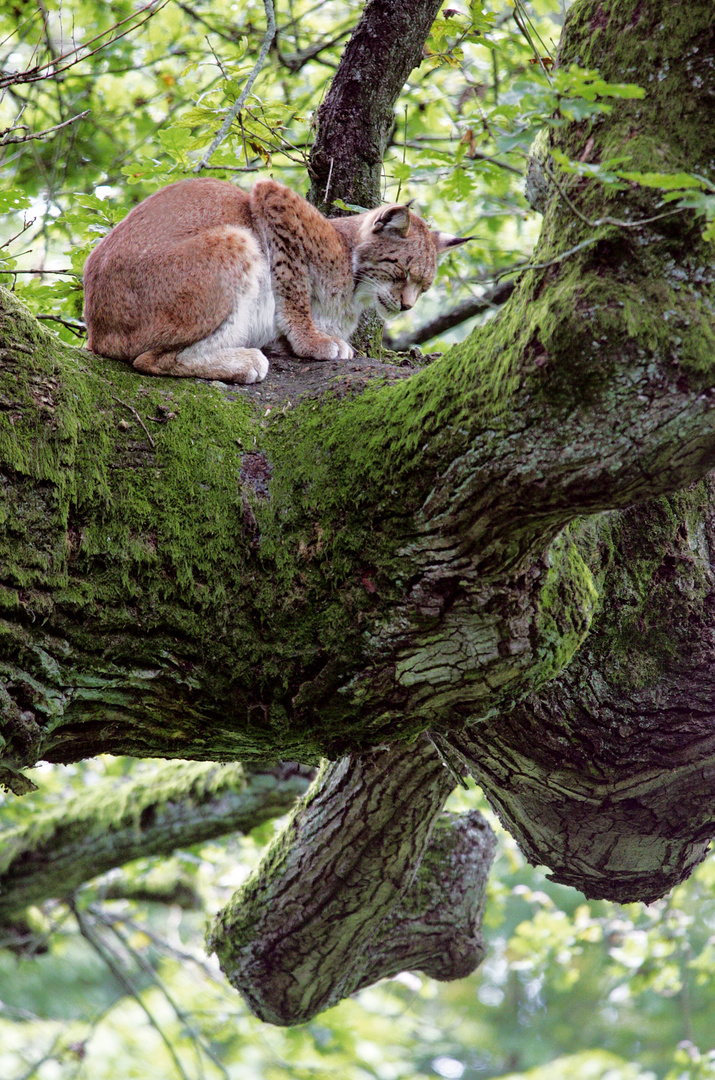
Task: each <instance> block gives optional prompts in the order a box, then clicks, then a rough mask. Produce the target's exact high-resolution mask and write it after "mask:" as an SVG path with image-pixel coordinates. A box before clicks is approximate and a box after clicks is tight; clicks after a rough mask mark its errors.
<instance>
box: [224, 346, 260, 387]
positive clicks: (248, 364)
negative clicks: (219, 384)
mask: <svg viewBox="0 0 715 1080" xmlns="http://www.w3.org/2000/svg"><path fill="white" fill-rule="evenodd" d="M236 353H237V354H238V353H241V354H242V358H241V361H240V365H239V366H240V370H238V371H237V372H236V374H235V375H234V376H232V377H230V378H229V379H228V381H229V382H237V383H246V384H247V383H255V382H263V380H264V379H265V377H266V375H267V374H268V361H267V360H266V358H265V356H264V355H263V353H262V352H261V350H260V349H236Z"/></svg>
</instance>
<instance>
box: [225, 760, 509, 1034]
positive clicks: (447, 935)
mask: <svg viewBox="0 0 715 1080" xmlns="http://www.w3.org/2000/svg"><path fill="white" fill-rule="evenodd" d="M453 786H454V780H453V779H452V776H451V774H450V772H449V771H448V770H447V769H445V768H444V766H443V764H442V762H441V760H440V758H439V756H438V755H437V753H436V752H435V749H434V747H433V746H432V744H431V742H430V741H429V740H427V739H423V740H421V741H420V744H419V745H418V746H417V747H415V748H411V749H409V750H405V749H404V748H398V749H393V750H385V751H379V752H376V753H375V754H371V755H368V756H367V757H365V758H363V759H359V758H354V757H353V758H345V759H344V760H342V761H340V762H338V763H336V764H334V765H329V766H327V767H326V768H325V769H324V770H323V771H322V772H321V774H320V775H319V777H318V778H317V780H316V782H315V784H314V785H313V787H312V788H311V790H310V791H309V792H308V793H307V794H306V796H305V798H304V799H303V801H302V802H301V804H300V805H299V806H298V807H297V809H296V812H295V813H294V815H293V817H292V818H291V821H290V823H289V824H288V826H287V827H286V829H285V831H284V832H283V833H282V835H281V836H280V837H279V838H278V840H277V841H276V842H275V844H274V845H273V847H272V848H271V849H270V851H269V852H268V854H267V855H266V857H265V859H264V861H263V863H262V864H261V868H260V870H259V872H258V873H255V874H254V875H253V876H252V877H251V878H250V879H249V880H248V881H247V882H246V883H245V885H244V886H243V887H242V888H241V889H240V890H239V891H238V892H237V893H236V894H235V896H234V897H233V899H232V900H231V902H230V904H229V905H228V907H226V908H225V909H224V910H223V911H222V912H221V913H220V914H219V915H218V916H217V918H216V920H215V922H214V924H213V927H212V928H211V931H210V935H209V944H210V946H211V948H212V949H213V950H214V951H215V952H216V953H217V954H218V956H219V960H220V962H221V967H222V968H223V970H224V972H225V973H226V975H227V977H228V978H229V980H230V981H231V982H232V983H233V985H234V986H236V987H237V988H238V989H239V990H240V991H241V993H242V994H243V995H244V996H245V998H246V1001H247V1002H248V1004H249V1006H250V1008H251V1009H252V1010H253V1012H255V1013H256V1015H257V1016H259V1017H261V1019H263V1020H267V1021H269V1022H270V1023H274V1024H299V1023H304V1022H305V1021H306V1020H309V1019H310V1018H311V1017H312V1016H314V1015H315V1014H316V1013H318V1012H320V1011H321V1010H323V1009H326V1008H328V1007H329V1006H330V1005H332V1004H335V1003H337V1002H338V1001H340V1000H341V999H342V998H344V997H347V996H349V995H350V994H352V993H354V992H355V991H356V990H357V989H359V988H360V987H362V986H366V985H369V984H371V983H373V982H375V981H376V980H377V979H379V978H383V977H385V976H388V975H394V974H396V973H397V972H398V971H401V970H404V969H405V967H408V966H410V967H411V966H414V965H416V966H417V967H419V968H421V969H422V970H425V971H427V972H428V973H429V974H431V975H433V976H434V977H436V978H441V979H453V978H460V977H462V976H463V975H465V974H467V973H468V972H469V971H471V970H473V968H474V967H476V965H477V964H478V963H479V962H480V961H481V959H482V956H483V943H482V940H481V935H480V934H479V924H480V923H481V911H482V901H483V892H484V888H485V885H486V878H487V872H488V867H489V863H490V862H491V857H492V853H493V845H494V838H493V834H492V833H491V830H490V829H489V827H488V826H487V825H486V823H485V822H484V821H483V820H482V818H481V817H480V815H478V814H473V815H469V816H468V817H467V818H466V819H465V820H461V819H457V820H456V821H455V819H454V818H449V819H447V823H446V824H445V826H444V827H443V829H442V830H440V834H439V837H440V838H439V842H438V843H437V844H436V845H433V846H432V847H430V849H429V850H430V851H431V857H429V858H428V861H427V863H426V865H425V873H424V876H423V877H421V878H420V881H419V884H418V883H416V882H415V884H414V887H411V886H412V883H413V881H414V878H415V874H416V873H417V869H418V867H419V865H420V862H421V861H422V856H423V854H424V852H425V850H426V849H427V845H428V843H430V838H431V836H432V831H433V827H434V824H435V821H436V820H437V818H438V816H439V813H440V810H441V807H442V805H443V803H444V800H445V799H446V797H447V795H448V794H449V792H450V791H451V789H452V787H453ZM398 903H399V904H400V907H399V909H398V907H397V905H398Z"/></svg>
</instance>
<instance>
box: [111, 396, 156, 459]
mask: <svg viewBox="0 0 715 1080" xmlns="http://www.w3.org/2000/svg"><path fill="white" fill-rule="evenodd" d="M109 396H110V397H111V398H113V399H114V401H117V402H119V404H120V405H123V406H124V408H125V409H129V412H131V413H134V415H135V416H136V418H137V420H138V421H139V423H140V424H141V426H142V427H143V428H144V433H145V435H146V437H147V439H148V440H149V442H150V443H151V446H152V449H154V447H155V443H154V440H153V439H152V437H151V435H150V434H149V431H148V430H147V426H146V424H145V423H144V421H143V420H142V418H141V416H140V415H139V413H138V412H137V410H136V409H135V408H134V406H133V405H130V404H129V403H128V402H127V401H122V399H121V398H118V397H116V396H115V395H114V394H110V395H109Z"/></svg>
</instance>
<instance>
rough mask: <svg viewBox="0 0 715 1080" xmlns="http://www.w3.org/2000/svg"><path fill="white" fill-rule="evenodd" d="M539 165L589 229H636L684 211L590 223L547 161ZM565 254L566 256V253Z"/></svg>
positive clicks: (680, 208) (606, 218)
mask: <svg viewBox="0 0 715 1080" xmlns="http://www.w3.org/2000/svg"><path fill="white" fill-rule="evenodd" d="M539 165H540V166H541V168H543V170H544V172H545V173H546V175H547V176H548V178H549V180H551V182H552V183H553V185H554V187H555V188H556V190H557V191H558V193H559V195H560V196H561V198H562V199H563V200H564V202H565V203H566V205H567V206H568V208H569V209H570V210H571V211H573V213H574V214H575V215H576V217H577V218H579V219H580V220H581V221H583V223H584V225H588V227H589V228H590V229H597V228H598V227H599V226H600V225H617V226H618V227H619V228H621V229H637V228H638V227H639V226H640V225H650V223H651V222H652V221H660V220H661V219H662V218H667V217H672V216H673V215H674V214H682V213H683V210H684V209H685V207H683V206H677V207H676V208H675V210H666V211H665V213H663V214H655V215H654V216H653V217H648V218H639V219H638V221H621V220H619V218H612V217H602V218H596V220H595V221H591V219H590V218H587V217H586V215H585V214H582V213H581V211H580V210H579V208H578V207H577V206H575V205H574V203H573V202H572V201H571V199H570V198H569V196H568V195H567V194H566V192H565V191H564V189H563V187H562V186H561V184H560V183H559V181H558V180H557V179H556V176H555V175H554V172H553V169H552V168H551V166H550V165H549V163H548V161H546V160H544V161H540V162H539ZM580 246H583V245H580ZM574 250H576V249H574ZM566 254H568V252H567V253H566ZM547 265H548V264H547Z"/></svg>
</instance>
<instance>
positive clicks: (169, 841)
mask: <svg viewBox="0 0 715 1080" xmlns="http://www.w3.org/2000/svg"><path fill="white" fill-rule="evenodd" d="M311 776H312V770H311V769H309V768H306V767H305V766H302V765H296V764H282V765H276V766H273V767H269V766H253V767H250V766H243V765H240V764H236V765H224V766H218V765H203V764H170V765H164V766H157V768H156V769H155V770H154V771H153V772H152V773H151V775H150V776H148V777H144V776H140V777H139V778H137V779H135V780H131V781H129V782H128V783H126V782H125V783H120V784H116V783H109V782H107V783H105V784H103V785H99V786H97V787H94V788H93V789H92V790H91V791H90V792H88V793H87V795H86V796H85V797H84V798H82V797H80V796H76V797H75V798H74V799H73V800H72V802H71V804H70V805H69V806H67V805H64V804H63V805H62V806H58V807H57V808H55V809H53V810H50V811H46V812H45V813H44V814H38V815H37V816H36V817H35V818H34V819H33V822H32V824H31V825H29V826H27V825H23V826H18V827H17V828H13V829H9V830H5V831H4V832H2V833H0V840H1V841H2V854H1V855H0V918H7V917H8V916H10V915H12V914H14V913H15V912H18V911H21V910H22V909H23V908H25V907H28V906H29V905H30V904H38V903H41V902H42V901H43V900H47V899H50V898H51V897H55V898H57V897H63V896H66V895H67V894H68V893H69V892H72V891H74V890H75V889H77V888H78V887H79V886H80V885H81V884H82V883H83V882H85V881H88V880H89V879H90V878H93V877H97V876H98V875H99V874H102V873H104V872H105V871H107V870H111V869H112V868H113V867H116V866H123V865H124V864H125V863H127V862H130V861H131V860H132V859H137V858H140V857H147V856H149V855H168V854H171V852H173V851H174V850H175V849H176V848H177V846H183V847H188V846H189V845H191V844H196V843H200V842H201V841H203V840H210V839H213V838H214V837H217V836H225V835H226V834H227V833H230V832H242V833H248V832H250V830H251V829H253V828H255V827H256V825H260V824H261V823H262V822H264V821H268V820H269V819H271V818H273V817H277V816H279V815H281V814H284V813H286V812H287V811H288V810H290V809H291V807H292V806H293V803H294V802H295V800H296V798H297V797H298V796H299V795H300V794H302V793H303V792H304V791H305V790H306V788H307V786H308V784H309V783H310V778H311ZM98 806H101V808H102V812H101V814H98V812H97V808H98Z"/></svg>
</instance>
